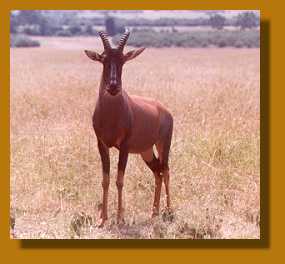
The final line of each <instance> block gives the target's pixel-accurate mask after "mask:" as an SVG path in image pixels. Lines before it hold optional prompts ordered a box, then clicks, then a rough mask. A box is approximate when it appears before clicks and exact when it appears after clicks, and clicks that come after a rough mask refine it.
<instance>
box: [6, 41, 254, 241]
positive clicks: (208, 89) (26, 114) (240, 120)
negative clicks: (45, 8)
mask: <svg viewBox="0 0 285 264" xmlns="http://www.w3.org/2000/svg"><path fill="white" fill-rule="evenodd" d="M40 40H41V42H42V46H41V48H30V49H29V48H19V49H11V87H10V91H11V92H10V93H11V95H10V96H11V106H10V109H11V110H10V111H11V117H10V118H11V125H10V126H11V194H10V195H11V215H12V220H13V219H14V220H15V226H14V230H12V231H11V233H12V236H14V237H16V238H194V239H195V238H259V235H260V234H259V231H260V228H259V214H260V207H259V202H260V194H259V186H260V152H259V144H260V130H259V124H260V115H259V113H260V106H259V89H260V85H259V78H260V77H259V67H260V65H259V49H235V48H224V49H218V48H208V49H207V48H205V49H185V48H161V49H152V48H149V49H146V50H145V51H144V53H142V54H141V55H140V56H139V57H138V58H137V59H136V60H134V61H132V62H129V63H128V64H127V65H125V68H124V73H123V86H124V88H125V89H126V90H127V91H128V93H129V94H136V95H143V96H148V97H152V98H156V99H157V100H159V101H161V102H162V103H163V104H164V105H165V106H166V107H167V108H168V109H169V110H170V111H171V112H172V114H173V116H174V134H173V140H172V148H171V155H170V169H171V178H170V186H171V194H172V205H173V209H174V212H175V215H174V218H173V219H171V218H167V217H166V215H164V214H161V216H160V217H158V218H155V219H151V218H150V215H151V207H152V202H153V194H154V178H153V176H152V174H151V171H150V170H149V169H148V168H147V167H146V166H145V164H144V162H143V161H142V160H141V158H140V156H136V155H130V157H129V162H128V165H127V169H126V177H125V187H124V203H125V220H126V223H125V225H123V226H117V225H116V223H115V220H116V208H117V189H116V184H115V176H116V175H115V174H116V167H117V166H116V164H117V159H118V151H117V150H115V149H114V150H112V151H111V185H110V194H109V220H108V222H107V224H106V225H105V227H104V228H102V229H99V228H97V227H96V226H95V225H94V222H95V221H96V219H97V217H98V209H99V208H100V203H101V192H102V187H101V179H102V176H101V163H100V157H99V154H98V151H97V143H96V138H95V135H94V132H93V129H92V122H91V117H92V113H93V110H94V106H95V102H96V97H97V90H98V88H97V87H98V83H99V78H100V74H101V65H100V64H96V63H93V62H92V61H90V60H89V59H88V58H87V57H86V56H85V54H84V53H83V50H84V49H85V48H89V49H92V48H93V49H97V50H99V51H100V50H102V46H101V43H100V42H99V41H98V40H97V39H96V38H67V39H65V38H50V39H48V38H46V39H45V38H40ZM164 203H165V199H164V189H163V192H162V204H161V208H162V209H163V208H164V206H165V204H164Z"/></svg>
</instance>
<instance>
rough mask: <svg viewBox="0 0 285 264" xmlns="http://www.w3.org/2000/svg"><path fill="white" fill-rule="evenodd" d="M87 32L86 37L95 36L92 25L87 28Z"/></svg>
mask: <svg viewBox="0 0 285 264" xmlns="http://www.w3.org/2000/svg"><path fill="white" fill-rule="evenodd" d="M85 32H86V35H88V36H92V35H94V30H93V27H92V26H91V25H87V26H86V30H85Z"/></svg>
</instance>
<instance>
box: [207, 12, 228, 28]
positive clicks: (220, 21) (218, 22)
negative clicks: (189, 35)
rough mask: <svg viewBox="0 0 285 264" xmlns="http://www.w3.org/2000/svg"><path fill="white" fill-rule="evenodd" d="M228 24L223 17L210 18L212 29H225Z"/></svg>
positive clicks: (213, 16) (216, 15)
mask: <svg viewBox="0 0 285 264" xmlns="http://www.w3.org/2000/svg"><path fill="white" fill-rule="evenodd" d="M225 22H226V18H225V17H224V16H222V15H219V14H215V15H212V16H211V17H210V18H209V24H210V26H211V27H212V28H215V29H218V30H221V29H223V28H224V26H225Z"/></svg>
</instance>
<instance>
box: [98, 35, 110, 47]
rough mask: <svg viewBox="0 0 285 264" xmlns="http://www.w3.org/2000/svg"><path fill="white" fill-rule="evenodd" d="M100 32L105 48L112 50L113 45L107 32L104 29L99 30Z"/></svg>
mask: <svg viewBox="0 0 285 264" xmlns="http://www.w3.org/2000/svg"><path fill="white" fill-rule="evenodd" d="M98 34H99V36H100V38H101V39H102V42H103V46H104V50H106V51H108V50H110V49H111V45H110V42H109V40H108V36H107V34H106V33H105V32H103V31H98Z"/></svg>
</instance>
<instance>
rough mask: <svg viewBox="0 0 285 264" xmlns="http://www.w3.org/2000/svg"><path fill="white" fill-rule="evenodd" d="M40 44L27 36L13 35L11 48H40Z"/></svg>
mask: <svg viewBox="0 0 285 264" xmlns="http://www.w3.org/2000/svg"><path fill="white" fill-rule="evenodd" d="M39 46H40V42H39V41H37V40H33V39H31V38H29V37H27V36H25V35H11V36H10V47H16V48H19V47H39Z"/></svg>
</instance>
